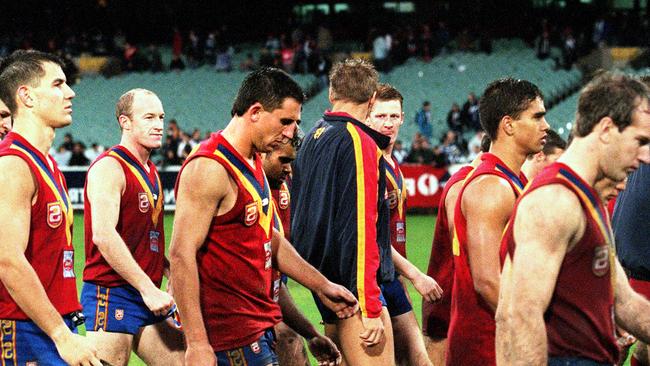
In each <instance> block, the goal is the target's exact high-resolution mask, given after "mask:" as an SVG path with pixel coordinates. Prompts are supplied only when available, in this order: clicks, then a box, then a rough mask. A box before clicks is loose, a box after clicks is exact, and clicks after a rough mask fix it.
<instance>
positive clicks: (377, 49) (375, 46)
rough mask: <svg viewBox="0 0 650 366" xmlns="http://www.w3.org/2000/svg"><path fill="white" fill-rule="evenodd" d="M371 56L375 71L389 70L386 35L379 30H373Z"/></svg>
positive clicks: (388, 48) (388, 50) (388, 49)
mask: <svg viewBox="0 0 650 366" xmlns="http://www.w3.org/2000/svg"><path fill="white" fill-rule="evenodd" d="M372 35H373V41H372V57H373V62H374V64H375V68H376V69H377V71H381V72H388V71H390V58H389V57H388V56H389V52H390V47H389V46H388V43H387V42H386V36H385V35H384V34H382V33H381V32H377V31H373V32H372Z"/></svg>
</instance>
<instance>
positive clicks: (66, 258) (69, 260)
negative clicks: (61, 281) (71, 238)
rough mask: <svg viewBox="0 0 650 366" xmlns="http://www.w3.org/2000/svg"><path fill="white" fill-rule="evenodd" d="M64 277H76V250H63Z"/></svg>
mask: <svg viewBox="0 0 650 366" xmlns="http://www.w3.org/2000/svg"><path fill="white" fill-rule="evenodd" d="M63 278H74V251H72V250H64V251H63Z"/></svg>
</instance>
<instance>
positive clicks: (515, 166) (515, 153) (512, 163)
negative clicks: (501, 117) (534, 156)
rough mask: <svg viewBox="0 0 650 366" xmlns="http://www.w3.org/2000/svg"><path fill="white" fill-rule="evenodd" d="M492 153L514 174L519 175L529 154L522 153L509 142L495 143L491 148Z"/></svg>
mask: <svg viewBox="0 0 650 366" xmlns="http://www.w3.org/2000/svg"><path fill="white" fill-rule="evenodd" d="M490 153H492V154H494V155H496V156H497V157H498V158H499V159H501V161H503V162H504V163H505V164H506V166H507V167H508V168H509V169H510V170H512V172H513V173H515V174H517V175H519V173H520V172H521V166H522V165H524V161H526V157H527V156H528V154H527V153H526V152H523V151H520V149H518V148H517V146H513V144H511V143H509V141H498V140H497V141H493V142H492V146H491V147H490Z"/></svg>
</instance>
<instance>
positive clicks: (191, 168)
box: [179, 155, 228, 182]
mask: <svg viewBox="0 0 650 366" xmlns="http://www.w3.org/2000/svg"><path fill="white" fill-rule="evenodd" d="M179 174H180V175H182V176H183V178H186V179H192V180H196V181H199V180H201V179H206V182H210V181H212V182H219V181H221V180H222V179H227V177H228V171H227V170H226V167H225V166H224V165H223V164H222V163H221V162H220V161H218V160H217V159H214V158H211V157H209V156H203V155H196V156H193V157H192V159H191V160H189V161H188V162H187V163H186V164H185V165H184V166H183V169H182V170H181V172H180V173H179ZM215 180H216V181H215Z"/></svg>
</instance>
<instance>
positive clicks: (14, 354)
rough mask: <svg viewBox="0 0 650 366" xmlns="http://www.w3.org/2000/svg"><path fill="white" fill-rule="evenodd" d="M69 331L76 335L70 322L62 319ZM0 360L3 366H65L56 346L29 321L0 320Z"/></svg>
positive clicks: (65, 318)
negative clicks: (0, 335)
mask: <svg viewBox="0 0 650 366" xmlns="http://www.w3.org/2000/svg"><path fill="white" fill-rule="evenodd" d="M63 320H64V321H65V324H66V325H67V326H68V327H69V328H70V330H71V331H73V332H74V333H77V329H76V327H75V326H74V324H73V322H72V320H70V319H69V318H67V317H63ZM0 327H1V328H0V332H1V334H2V339H1V340H0V341H2V344H0V346H1V347H2V354H1V355H0V356H1V357H2V359H1V360H0V365H5V366H18V365H20V366H25V365H26V366H30V365H38V366H59V365H63V366H65V365H67V363H65V361H63V359H62V358H61V356H59V352H58V351H57V350H56V346H55V345H54V342H53V341H52V339H50V337H48V336H47V334H45V333H44V332H43V331H42V330H41V328H39V327H38V325H36V324H35V323H34V322H32V321H29V320H6V319H2V320H0Z"/></svg>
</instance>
